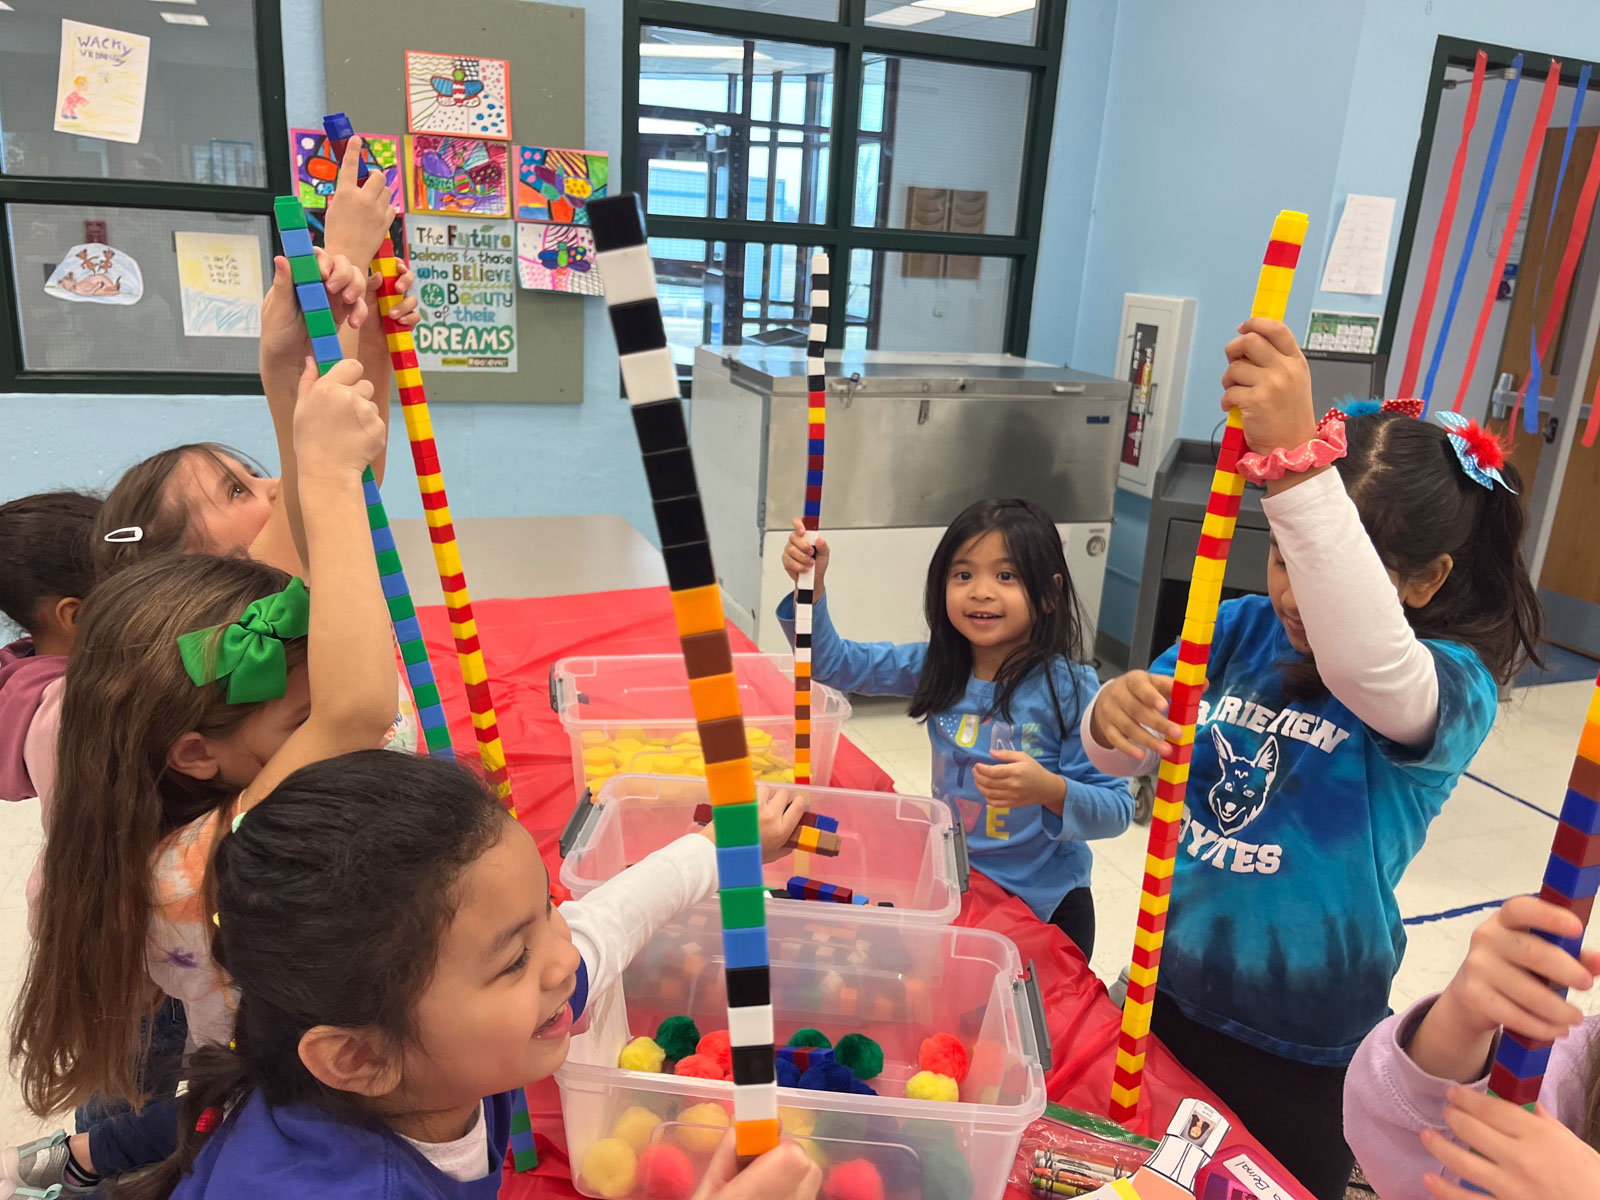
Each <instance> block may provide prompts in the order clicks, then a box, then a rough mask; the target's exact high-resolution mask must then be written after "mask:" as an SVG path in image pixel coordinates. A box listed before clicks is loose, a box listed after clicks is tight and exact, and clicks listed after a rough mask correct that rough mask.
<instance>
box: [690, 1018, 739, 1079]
mask: <svg viewBox="0 0 1600 1200" xmlns="http://www.w3.org/2000/svg"><path fill="white" fill-rule="evenodd" d="M695 1053H696V1054H698V1055H699V1056H700V1057H701V1058H709V1059H710V1060H711V1061H712V1062H714V1063H715V1064H716V1065H717V1066H718V1067H720V1068H721V1069H722V1076H723V1078H724V1079H732V1078H733V1044H732V1038H731V1036H730V1035H729V1033H728V1031H727V1030H726V1029H718V1030H716V1031H715V1032H713V1033H708V1034H706V1035H705V1037H703V1038H701V1039H700V1043H699V1045H697V1046H696V1047H695Z"/></svg>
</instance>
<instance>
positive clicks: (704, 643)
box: [589, 195, 778, 1160]
mask: <svg viewBox="0 0 1600 1200" xmlns="http://www.w3.org/2000/svg"><path fill="white" fill-rule="evenodd" d="M589 223H590V226H591V228H592V229H593V231H594V242H595V250H596V261H597V263H598V265H599V267H600V277H601V278H602V279H603V280H605V289H606V306H607V308H608V309H609V310H610V314H611V327H612V330H613V331H614V332H615V334H616V338H617V353H618V356H619V359H620V363H621V367H622V386H623V390H624V391H625V392H626V393H627V397H628V401H629V404H630V405H631V406H632V412H633V423H634V428H635V430H636V431H637V433H638V435H639V449H640V450H641V451H642V453H643V455H644V471H645V479H646V481H647V483H648V484H649V488H650V499H651V502H652V504H653V505H654V507H655V514H656V527H657V529H658V530H659V532H660V535H661V554H662V557H663V558H664V559H665V560H666V564H667V583H668V586H669V587H670V588H671V591H672V609H673V614H674V616H675V617H676V620H677V626H678V635H679V638H680V639H681V644H682V647H683V661H684V665H685V667H686V668H687V669H688V676H689V692H690V698H691V701H692V703H693V707H694V715H695V722H696V724H697V725H698V726H699V728H700V747H701V750H702V751H703V752H704V754H705V761H706V786H707V789H708V790H709V792H710V795H711V805H712V825H713V830H714V833H715V836H716V844H717V885H718V888H719V898H720V901H721V906H722V952H723V959H724V962H725V965H726V975H727V990H728V1032H729V1035H730V1040H731V1042H732V1046H733V1084H734V1100H733V1124H734V1138H735V1143H736V1146H737V1151H738V1154H739V1157H740V1159H741V1160H748V1159H750V1158H753V1157H754V1156H756V1155H758V1154H762V1153H764V1152H766V1151H767V1150H770V1149H772V1148H773V1147H774V1146H776V1145H777V1144H778V1085H777V1075H776V1071H775V1068H774V1066H773V1052H772V1042H773V1036H772V989H771V979H770V972H769V958H768V950H767V917H766V897H767V892H766V888H765V886H764V885H763V880H762V863H761V826H760V821H759V818H758V810H757V806H756V790H755V776H754V774H753V773H752V771H751V768H750V754H749V750H748V748H747V746H746V744H745V734H744V718H743V716H742V714H741V713H740V709H739V687H738V682H737V680H736V679H735V677H734V672H733V656H732V651H731V648H730V646H729V643H728V630H727V624H726V621H725V619H724V617H723V612H722V593H721V591H720V589H719V588H718V586H717V575H716V571H715V569H714V568H713V567H712V563H711V546H710V544H709V542H708V539H707V534H706V524H705V513H704V511H703V509H702V506H701V502H700V490H699V485H698V484H697V482H696V480H695V472H694V458H693V456H692V455H691V454H690V452H689V435H688V430H687V429H686V428H685V426H684V421H683V404H682V402H681V401H680V400H679V398H678V376H677V371H676V369H675V368H674V366H673V363H672V355H671V353H670V352H669V351H668V350H667V335H666V329H665V328H664V327H663V325H662V321H661V306H660V304H659V303H658V301H657V298H656V281H655V270H654V268H653V267H652V265H651V261H650V250H649V246H648V243H647V242H646V240H645V230H644V214H643V212H642V211H641V209H640V207H639V201H638V198H637V197H636V196H633V195H622V196H616V197H612V198H608V199H603V200H596V201H593V202H591V203H590V205H589Z"/></svg>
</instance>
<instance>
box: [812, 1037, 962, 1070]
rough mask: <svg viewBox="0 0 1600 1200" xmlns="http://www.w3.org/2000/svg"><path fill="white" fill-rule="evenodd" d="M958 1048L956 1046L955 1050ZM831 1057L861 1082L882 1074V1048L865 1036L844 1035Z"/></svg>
mask: <svg viewBox="0 0 1600 1200" xmlns="http://www.w3.org/2000/svg"><path fill="white" fill-rule="evenodd" d="M929 1040H932V1039H929ZM923 1045H924V1046H926V1045H927V1043H926V1042H924V1043H923ZM959 1048H960V1047H959V1046H957V1049H959ZM833 1056H834V1058H836V1059H838V1061H839V1062H840V1063H841V1064H843V1065H844V1066H846V1067H849V1068H850V1070H852V1071H853V1072H855V1077H856V1078H857V1079H860V1080H862V1081H866V1080H868V1079H876V1078H877V1077H878V1076H879V1075H881V1074H883V1047H882V1046H880V1045H878V1043H877V1042H875V1041H873V1040H872V1039H871V1038H869V1037H867V1036H866V1035H865V1034H860V1033H847V1034H845V1035H844V1036H843V1037H842V1038H840V1039H839V1044H838V1045H837V1046H835V1047H834V1048H833ZM965 1058H966V1054H965V1053H964V1052H963V1054H962V1059H963V1060H965Z"/></svg>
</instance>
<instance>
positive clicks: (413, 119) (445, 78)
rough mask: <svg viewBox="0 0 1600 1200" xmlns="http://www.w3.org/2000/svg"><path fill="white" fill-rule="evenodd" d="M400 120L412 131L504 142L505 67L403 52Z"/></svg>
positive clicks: (507, 133) (464, 57)
mask: <svg viewBox="0 0 1600 1200" xmlns="http://www.w3.org/2000/svg"><path fill="white" fill-rule="evenodd" d="M406 122H407V124H406V128H407V129H409V130H410V131H411V132H412V133H448V134H454V135H455V136H457V137H477V138H500V139H509V138H510V137H511V64H510V63H508V62H507V61H506V60H505V59H503V58H479V57H478V56H476V55H472V54H430V53H427V52H426V51H422V50H407V51H406Z"/></svg>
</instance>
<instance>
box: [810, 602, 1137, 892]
mask: <svg viewBox="0 0 1600 1200" xmlns="http://www.w3.org/2000/svg"><path fill="white" fill-rule="evenodd" d="M778 619H779V620H780V621H781V622H782V623H783V626H784V629H785V631H786V632H787V633H788V634H789V640H790V642H791V644H792V643H793V641H794V597H793V596H788V597H785V598H784V600H783V602H782V603H780V604H779V605H778ZM927 657H928V644H927V643H926V642H916V643H910V644H906V645H894V644H893V643H890V642H851V641H846V640H845V639H844V638H842V637H840V636H839V634H838V632H837V631H836V630H835V629H834V628H833V623H832V621H831V620H830V619H829V617H828V600H827V596H826V595H824V596H823V597H822V598H821V599H820V600H819V601H818V602H817V604H816V607H815V608H814V609H813V611H812V621H811V677H812V678H813V679H815V680H817V682H819V683H825V684H827V685H828V686H829V687H833V688H838V689H839V690H840V691H844V692H855V693H858V694H860V695H863V696H910V695H912V694H913V693H914V692H915V691H916V690H917V680H918V678H919V677H920V676H921V674H922V665H923V663H924V662H925V661H926V660H927ZM1046 669H1047V670H1048V671H1049V673H1050V674H1049V680H1048V681H1047V680H1046V676H1045V672H1044V670H1040V671H1038V672H1036V673H1035V674H1034V675H1032V676H1030V677H1029V678H1028V679H1026V680H1024V681H1023V683H1022V685H1021V686H1020V687H1018V688H1017V690H1016V692H1015V693H1014V694H1013V695H1012V697H1011V706H1010V707H1011V713H1010V720H1007V719H1006V718H1004V717H1002V716H1001V715H1000V714H998V713H996V712H994V711H993V709H994V693H995V686H994V684H993V683H992V682H989V681H987V680H983V679H977V678H973V679H969V680H968V681H967V690H966V692H965V693H964V694H963V695H962V697H961V699H960V700H959V701H957V703H956V704H955V706H954V707H952V708H949V709H947V710H945V711H944V712H941V713H937V714H934V715H933V716H931V717H929V718H928V720H927V728H928V740H929V742H931V743H932V749H933V794H934V796H935V797H936V798H938V799H940V800H943V801H944V802H945V803H947V804H949V805H950V807H951V809H952V810H953V812H954V813H955V815H956V818H957V819H958V820H960V821H961V822H962V823H963V824H964V825H965V827H966V830H967V841H968V846H969V849H970V851H971V855H972V862H973V865H974V866H975V867H977V868H978V869H979V870H981V871H982V872H983V873H984V874H985V875H987V876H988V877H989V878H990V879H992V880H994V881H995V882H996V883H998V884H999V885H1000V886H1001V887H1003V888H1005V889H1006V891H1008V892H1010V893H1011V894H1012V895H1014V896H1018V897H1020V898H1021V899H1022V901H1023V902H1024V903H1025V904H1027V906H1028V907H1029V908H1031V909H1032V910H1033V911H1034V913H1035V915H1037V916H1038V917H1039V919H1040V920H1042V921H1048V920H1049V919H1050V917H1051V916H1052V914H1054V912H1055V910H1056V907H1057V906H1058V905H1059V904H1060V903H1061V900H1062V898H1063V897H1064V896H1066V894H1067V893H1068V892H1070V891H1072V890H1073V889H1074V888H1080V887H1087V886H1088V883H1089V872H1090V868H1091V866H1092V865H1093V862H1094V856H1093V854H1092V853H1091V852H1090V850H1089V847H1088V846H1086V845H1084V842H1085V841H1088V840H1089V839H1091V838H1104V837H1115V836H1117V834H1119V833H1121V832H1122V831H1123V830H1125V829H1127V827H1128V823H1129V822H1130V821H1131V820H1132V819H1133V797H1132V796H1131V795H1130V794H1129V792H1128V786H1127V784H1126V783H1125V782H1124V781H1122V780H1120V779H1114V778H1113V777H1111V776H1110V775H1106V774H1103V773H1102V772H1100V771H1099V770H1098V769H1097V768H1096V767H1095V766H1094V765H1093V764H1091V763H1090V762H1089V759H1088V756H1087V755H1086V754H1085V753H1084V750H1083V742H1082V740H1081V739H1080V736H1079V729H1078V725H1079V720H1078V717H1079V716H1080V715H1081V713H1082V711H1083V709H1084V707H1085V706H1086V705H1087V704H1088V703H1089V701H1090V700H1091V699H1092V698H1093V697H1094V694H1095V691H1096V690H1097V689H1098V687H1099V681H1098V680H1097V679H1096V678H1095V674H1094V671H1093V670H1092V669H1090V668H1089V667H1087V666H1084V665H1082V664H1080V663H1071V662H1068V661H1067V660H1066V659H1065V658H1057V659H1056V660H1054V661H1053V662H1052V663H1050V665H1049V666H1048V668H1046ZM1051 683H1054V685H1055V693H1056V696H1058V697H1059V698H1060V701H1061V711H1060V712H1059V713H1058V712H1057V710H1056V704H1055V700H1054V699H1053V698H1052V696H1051V691H1050V684H1051ZM995 750H1021V751H1022V752H1024V753H1025V754H1028V755H1030V756H1031V757H1033V758H1034V759H1036V760H1037V761H1038V762H1040V763H1041V764H1043V765H1044V766H1045V767H1046V768H1047V769H1048V770H1050V771H1053V772H1055V773H1056V774H1057V775H1060V776H1061V777H1062V778H1063V779H1065V780H1066V781H1067V795H1066V799H1065V801H1064V802H1063V804H1062V806H1061V815H1060V816H1059V817H1058V816H1056V815H1055V813H1053V812H1051V811H1049V810H1048V809H1046V808H1044V807H1043V806H1040V805H1030V806H1027V807H1023V808H991V807H989V806H988V805H987V804H985V803H984V800H983V795H982V793H980V792H979V791H978V786H977V784H976V783H975V782H974V780H973V778H972V768H973V767H974V766H976V765H978V764H979V763H989V764H994V763H998V762H1000V761H1001V760H999V759H997V758H995V757H994V755H993V753H992V752H993V751H995Z"/></svg>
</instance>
